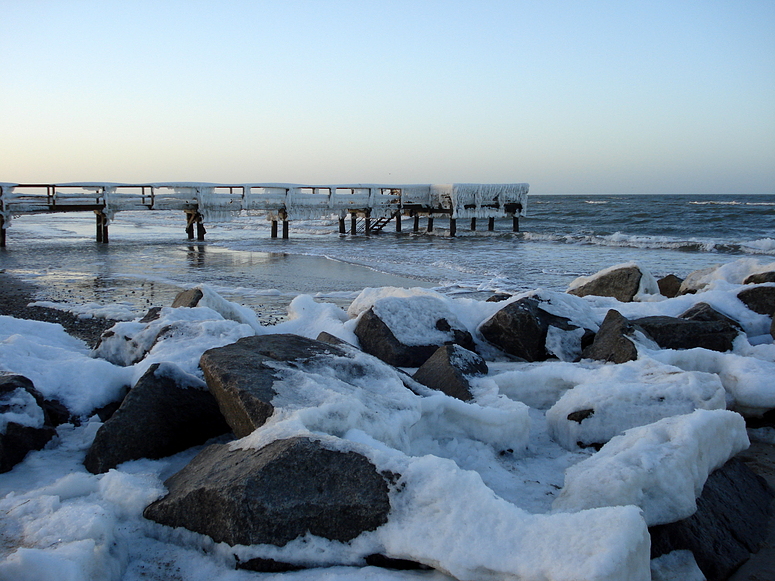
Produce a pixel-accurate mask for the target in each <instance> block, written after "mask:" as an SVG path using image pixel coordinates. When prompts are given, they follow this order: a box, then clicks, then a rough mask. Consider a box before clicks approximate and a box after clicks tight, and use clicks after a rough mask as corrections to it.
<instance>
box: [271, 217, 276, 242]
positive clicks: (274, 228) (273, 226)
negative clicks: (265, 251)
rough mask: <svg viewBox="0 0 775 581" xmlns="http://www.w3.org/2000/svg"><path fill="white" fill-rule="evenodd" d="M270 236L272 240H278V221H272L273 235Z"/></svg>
mask: <svg viewBox="0 0 775 581" xmlns="http://www.w3.org/2000/svg"><path fill="white" fill-rule="evenodd" d="M270 236H271V237H272V238H277V220H272V233H271V234H270Z"/></svg>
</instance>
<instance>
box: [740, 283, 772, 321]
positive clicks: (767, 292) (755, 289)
mask: <svg viewBox="0 0 775 581" xmlns="http://www.w3.org/2000/svg"><path fill="white" fill-rule="evenodd" d="M737 298H739V299H740V300H741V301H743V303H745V306H746V307H748V308H749V309H751V310H752V311H753V312H755V313H759V314H760V315H768V316H772V315H773V313H775V284H771V283H768V284H767V285H755V286H752V287H748V288H744V289H743V290H741V291H740V292H739V293H737Z"/></svg>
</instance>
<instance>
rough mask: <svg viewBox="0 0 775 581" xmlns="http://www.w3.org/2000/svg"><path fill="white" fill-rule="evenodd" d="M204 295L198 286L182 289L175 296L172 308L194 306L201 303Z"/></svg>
mask: <svg viewBox="0 0 775 581" xmlns="http://www.w3.org/2000/svg"><path fill="white" fill-rule="evenodd" d="M203 296H204V293H202V290H201V289H198V288H190V289H188V290H184V291H181V292H179V293H178V295H177V296H176V297H175V300H174V301H172V308H174V309H176V308H178V307H189V308H193V307H195V306H197V305H198V304H199V301H201V300H202V297H203Z"/></svg>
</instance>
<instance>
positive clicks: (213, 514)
mask: <svg viewBox="0 0 775 581" xmlns="http://www.w3.org/2000/svg"><path fill="white" fill-rule="evenodd" d="M394 477H395V475H393V474H382V473H380V472H378V471H377V469H376V467H375V466H374V465H373V464H372V463H371V462H369V460H367V459H366V458H365V457H364V456H361V455H360V454H357V453H355V452H342V451H337V450H332V449H328V448H326V447H325V446H324V445H323V444H322V443H320V442H318V441H315V440H311V439H308V438H303V437H295V438H290V439H287V440H275V441H274V442H272V443H271V444H269V445H267V446H265V447H263V448H261V449H260V450H255V449H235V450H231V449H230V448H229V446H227V445H218V444H216V445H212V446H209V447H207V448H206V449H205V450H203V451H202V452H201V453H200V454H199V455H198V456H196V457H195V458H194V459H193V460H192V461H191V462H190V463H189V464H188V466H186V467H185V468H184V469H183V470H181V471H180V472H178V473H177V474H175V475H174V476H172V477H170V478H169V479H168V480H167V481H166V482H165V483H164V484H165V486H166V487H167V489H168V490H169V494H168V495H167V496H165V497H164V498H162V499H160V500H157V501H155V502H154V503H152V504H150V505H149V506H148V507H147V508H146V509H145V512H144V515H145V517H146V518H148V519H151V520H154V521H156V522H159V523H161V524H164V525H167V526H171V527H184V528H187V529H189V530H192V531H195V532H198V533H201V534H204V535H208V536H210V537H211V538H212V539H213V540H215V541H216V542H224V543H228V544H230V545H253V544H271V545H279V546H282V545H285V544H287V543H288V542H290V541H292V540H293V539H296V538H298V537H301V536H303V535H305V534H307V533H311V534H313V535H316V536H319V537H323V538H326V539H331V540H334V541H340V542H343V543H346V542H348V541H351V540H353V539H354V538H356V537H357V536H358V535H360V534H361V533H363V532H366V531H373V530H375V529H376V528H377V527H379V526H380V525H383V524H385V523H386V522H387V518H388V513H389V512H390V499H389V497H388V486H389V482H390V481H391V480H392V479H393V478H394Z"/></svg>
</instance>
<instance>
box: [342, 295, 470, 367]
mask: <svg viewBox="0 0 775 581" xmlns="http://www.w3.org/2000/svg"><path fill="white" fill-rule="evenodd" d="M427 298H429V297H413V299H414V302H419V301H418V300H419V299H427ZM391 299H392V300H391V306H393V307H394V308H395V304H396V303H398V302H399V301H402V300H403V301H405V302H406V303H407V309H406V317H407V318H410V317H413V316H415V314H414V313H413V312H412V311H411V306H412V305H411V303H412V299H393V298H392V297H391ZM383 301H384V302H386V299H382V301H378V302H377V303H376V304H375V305H374V306H372V307H371V308H370V309H369V310H367V311H366V312H364V313H363V314H362V315H361V318H360V319H359V320H358V324H357V326H356V327H355V335H356V336H357V337H358V341H360V344H361V348H362V349H363V350H364V351H365V352H366V353H369V354H371V355H374V356H375V357H378V358H379V359H381V360H382V361H384V362H385V363H389V364H390V365H394V366H396V367H420V365H422V364H423V363H425V361H427V360H428V358H429V357H430V356H431V355H433V354H434V353H435V352H436V349H438V348H439V347H440V346H441V345H449V344H457V345H461V346H463V347H465V348H466V349H468V350H469V351H474V350H475V346H474V340H473V337H471V333H469V332H468V331H467V330H465V329H464V328H462V326H461V325H459V324H458V323H457V321H454V317H453V315H452V313H448V314H446V316H444V315H445V313H443V311H441V310H440V309H439V308H438V306H437V305H435V304H434V303H437V302H439V301H436V300H435V299H431V300H429V301H427V303H428V306H429V307H430V308H433V307H436V313H438V316H436V313H434V316H433V317H432V318H434V319H435V321H434V322H430V321H429V324H432V325H433V326H434V327H433V328H430V329H416V325H414V326H415V329H414V330H416V331H417V332H418V333H419V335H418V337H419V341H427V340H428V339H429V338H431V337H432V336H435V337H437V340H436V341H434V342H431V343H425V342H420V343H419V344H418V341H414V340H411V339H412V337H409V338H408V339H407V338H405V339H404V340H403V341H402V340H401V339H400V338H399V337H398V336H397V335H396V333H395V332H394V330H393V329H391V327H390V326H389V325H388V323H387V322H386V320H385V319H386V318H393V319H395V318H396V316H395V314H393V315H392V317H383V316H380V314H379V308H380V306H384V305H381V303H383ZM399 304H400V303H399ZM450 320H452V323H450ZM406 323H411V321H406Z"/></svg>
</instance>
